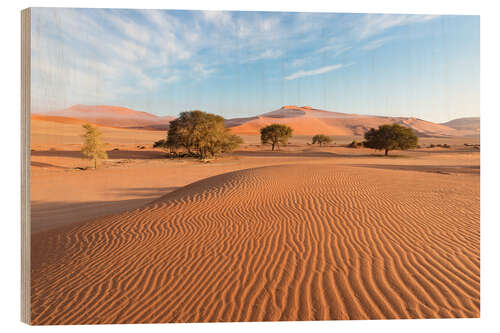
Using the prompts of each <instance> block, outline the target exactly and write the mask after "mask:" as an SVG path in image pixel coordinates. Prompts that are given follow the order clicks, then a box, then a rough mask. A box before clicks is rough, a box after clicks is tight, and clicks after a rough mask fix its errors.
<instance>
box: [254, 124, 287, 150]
mask: <svg viewBox="0 0 500 333" xmlns="http://www.w3.org/2000/svg"><path fill="white" fill-rule="evenodd" d="M292 132H293V129H292V128H291V127H289V126H286V125H282V124H272V125H269V126H266V127H263V128H261V129H260V141H261V142H262V143H263V144H266V143H270V144H271V146H272V150H274V147H275V146H277V147H278V150H280V143H281V144H284V145H285V144H287V142H288V139H289V138H291V137H292Z"/></svg>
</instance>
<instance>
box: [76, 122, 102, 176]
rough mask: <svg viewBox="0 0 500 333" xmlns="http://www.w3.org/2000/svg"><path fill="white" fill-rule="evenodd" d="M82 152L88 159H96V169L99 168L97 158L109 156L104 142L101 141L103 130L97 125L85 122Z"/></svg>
mask: <svg viewBox="0 0 500 333" xmlns="http://www.w3.org/2000/svg"><path fill="white" fill-rule="evenodd" d="M82 127H83V128H84V129H85V134H83V147H82V154H83V155H85V156H86V157H87V158H88V159H91V160H94V169H97V160H98V159H104V158H108V154H107V153H106V150H104V144H103V143H102V142H101V135H102V133H101V131H99V129H98V128H97V127H95V126H92V125H90V124H84V125H82Z"/></svg>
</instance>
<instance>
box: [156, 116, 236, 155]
mask: <svg viewBox="0 0 500 333" xmlns="http://www.w3.org/2000/svg"><path fill="white" fill-rule="evenodd" d="M241 143H243V140H242V139H241V138H240V137H239V136H237V135H232V134H230V133H229V129H228V128H226V127H225V125H224V118H222V117H221V116H218V115H215V114H211V113H206V112H202V111H197V110H196V111H186V112H182V113H181V114H180V116H179V118H177V119H175V120H173V121H171V122H170V128H169V130H168V135H167V139H166V140H159V141H156V142H155V143H154V145H153V147H154V148H159V147H163V148H167V149H170V152H171V153H173V154H177V150H178V149H179V148H184V149H185V150H186V151H187V155H188V156H197V157H199V158H201V159H207V158H213V157H216V156H217V155H219V154H221V153H225V152H230V151H232V150H234V149H235V148H237V147H238V145H240V144H241ZM179 156H181V155H179Z"/></svg>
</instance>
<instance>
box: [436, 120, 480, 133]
mask: <svg viewBox="0 0 500 333" xmlns="http://www.w3.org/2000/svg"><path fill="white" fill-rule="evenodd" d="M442 125H445V126H448V127H451V128H454V129H457V130H466V131H472V132H476V133H479V129H480V118H479V117H470V118H458V119H453V120H450V121H448V122H446V123H442Z"/></svg>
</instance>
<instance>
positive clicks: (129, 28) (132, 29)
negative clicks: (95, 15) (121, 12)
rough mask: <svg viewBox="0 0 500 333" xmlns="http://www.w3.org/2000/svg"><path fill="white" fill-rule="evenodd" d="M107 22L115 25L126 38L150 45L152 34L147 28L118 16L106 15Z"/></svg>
mask: <svg viewBox="0 0 500 333" xmlns="http://www.w3.org/2000/svg"><path fill="white" fill-rule="evenodd" d="M106 17H107V20H108V21H109V22H111V23H113V24H114V25H115V27H116V28H118V30H119V31H120V32H121V33H123V34H125V35H126V36H128V37H130V38H132V39H133V40H135V41H138V42H141V43H148V42H149V41H150V40H151V34H150V32H149V30H148V29H147V28H145V27H144V26H142V25H139V24H137V23H135V22H133V21H131V20H126V19H123V18H122V17H120V16H117V15H106Z"/></svg>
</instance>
